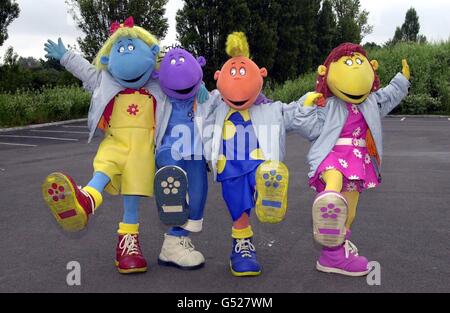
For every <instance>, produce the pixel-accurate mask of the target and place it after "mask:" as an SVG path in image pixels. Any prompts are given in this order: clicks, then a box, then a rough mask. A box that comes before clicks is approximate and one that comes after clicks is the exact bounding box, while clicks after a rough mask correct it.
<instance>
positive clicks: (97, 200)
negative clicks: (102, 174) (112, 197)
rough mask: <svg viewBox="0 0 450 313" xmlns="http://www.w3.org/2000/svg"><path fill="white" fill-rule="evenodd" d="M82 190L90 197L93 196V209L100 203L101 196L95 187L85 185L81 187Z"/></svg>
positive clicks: (101, 200)
mask: <svg viewBox="0 0 450 313" xmlns="http://www.w3.org/2000/svg"><path fill="white" fill-rule="evenodd" d="M83 190H84V191H86V192H87V193H88V194H90V195H91V197H92V198H94V202H95V208H94V209H96V208H98V207H99V206H100V205H101V204H102V202H103V196H102V194H101V193H100V192H99V191H98V190H97V189H95V188H93V187H90V186H86V187H83Z"/></svg>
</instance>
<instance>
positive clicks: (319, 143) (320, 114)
mask: <svg viewBox="0 0 450 313" xmlns="http://www.w3.org/2000/svg"><path fill="white" fill-rule="evenodd" d="M409 87H410V82H409V81H408V80H407V79H406V77H405V76H403V75H402V74H401V73H398V74H397V75H396V76H395V77H394V78H393V79H392V81H391V82H390V84H389V85H388V86H386V87H385V88H382V89H380V90H378V91H376V92H373V93H372V94H371V95H370V96H369V97H368V98H367V100H366V101H364V102H363V103H361V104H360V105H359V106H358V108H359V110H360V111H361V113H362V114H363V116H364V118H365V120H366V122H367V125H368V126H369V129H370V131H371V132H372V136H373V138H374V141H375V145H376V148H377V150H378V154H379V156H380V159H382V158H383V134H382V126H381V118H382V117H385V116H386V115H388V114H389V113H390V112H391V111H392V110H393V109H394V108H395V107H396V106H398V105H399V104H400V102H401V101H402V100H403V99H404V98H405V97H406V96H407V95H408V90H409ZM305 98H306V96H305V97H303V98H302V99H301V101H302V108H301V110H300V115H301V118H300V119H299V121H300V124H301V125H300V127H299V128H298V129H299V132H300V134H301V135H303V136H304V137H306V138H307V139H309V140H310V141H311V142H312V147H311V149H310V151H309V153H308V156H307V159H308V163H309V166H310V171H309V173H308V176H309V177H310V178H312V177H314V175H315V173H316V171H317V169H318V167H319V165H320V164H321V163H322V161H323V160H324V159H325V158H326V157H327V156H328V154H329V153H330V152H331V150H332V149H333V147H334V145H335V144H336V142H337V140H338V139H339V136H340V134H341V132H342V129H343V127H344V124H345V122H346V121H347V116H348V110H347V107H346V105H345V102H344V101H342V100H341V99H339V98H336V97H331V98H328V99H327V103H326V106H325V107H323V108H321V107H317V106H313V107H305V106H303V103H304V99H305ZM379 170H381V169H379Z"/></svg>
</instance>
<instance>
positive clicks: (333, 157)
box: [309, 103, 380, 192]
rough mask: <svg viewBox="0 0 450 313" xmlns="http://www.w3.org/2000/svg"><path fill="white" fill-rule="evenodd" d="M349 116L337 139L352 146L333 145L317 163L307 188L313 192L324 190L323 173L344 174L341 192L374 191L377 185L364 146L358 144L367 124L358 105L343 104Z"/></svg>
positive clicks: (363, 137)
mask: <svg viewBox="0 0 450 313" xmlns="http://www.w3.org/2000/svg"><path fill="white" fill-rule="evenodd" d="M347 109H348V111H349V115H348V118H347V121H346V122H345V125H344V128H343V129H342V132H341V136H340V138H351V139H352V142H353V145H351V146H350V145H348V146H337V145H336V146H334V148H333V150H332V151H331V153H330V154H329V155H328V156H327V157H326V158H325V160H324V161H323V162H322V163H321V164H320V166H319V168H318V170H317V172H316V174H315V175H314V177H313V178H311V179H310V181H309V185H310V186H311V188H313V189H315V190H316V191H317V192H322V191H324V190H325V182H324V181H323V180H322V175H323V173H324V172H326V171H327V170H333V169H334V170H338V171H339V172H341V173H342V174H343V175H344V182H343V185H342V191H343V192H351V191H358V192H362V191H363V190H365V189H371V188H375V187H377V186H378V185H379V184H380V181H379V179H378V176H377V173H376V171H375V168H374V166H373V164H372V158H371V157H370V155H369V152H368V150H367V148H366V147H360V146H359V145H358V142H359V139H366V135H367V129H368V126H367V123H366V120H365V119H364V116H363V115H362V113H361V112H360V111H359V109H358V106H357V105H354V104H350V103H347Z"/></svg>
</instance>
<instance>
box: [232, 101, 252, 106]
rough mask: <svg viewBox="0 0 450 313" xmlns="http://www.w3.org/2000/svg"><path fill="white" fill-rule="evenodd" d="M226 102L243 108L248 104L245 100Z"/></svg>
mask: <svg viewBox="0 0 450 313" xmlns="http://www.w3.org/2000/svg"><path fill="white" fill-rule="evenodd" d="M228 101H230V102H231V103H233V105H235V106H237V107H241V106H243V105H244V104H246V103H247V102H248V100H245V101H231V100H228Z"/></svg>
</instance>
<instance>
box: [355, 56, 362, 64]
mask: <svg viewBox="0 0 450 313" xmlns="http://www.w3.org/2000/svg"><path fill="white" fill-rule="evenodd" d="M355 62H356V64H358V65H361V64H363V62H364V61H363V60H361V59H360V58H356V60H355Z"/></svg>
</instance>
